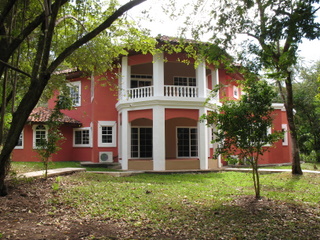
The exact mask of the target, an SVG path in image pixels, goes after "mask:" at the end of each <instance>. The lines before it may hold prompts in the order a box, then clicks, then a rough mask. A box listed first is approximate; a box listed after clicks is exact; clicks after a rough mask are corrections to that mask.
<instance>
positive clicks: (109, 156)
mask: <svg viewBox="0 0 320 240" xmlns="http://www.w3.org/2000/svg"><path fill="white" fill-rule="evenodd" d="M99 162H101V163H103V162H113V153H112V152H99Z"/></svg>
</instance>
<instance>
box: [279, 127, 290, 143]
mask: <svg viewBox="0 0 320 240" xmlns="http://www.w3.org/2000/svg"><path fill="white" fill-rule="evenodd" d="M281 127H282V132H283V138H282V145H283V146H288V126H287V124H282V125H281Z"/></svg>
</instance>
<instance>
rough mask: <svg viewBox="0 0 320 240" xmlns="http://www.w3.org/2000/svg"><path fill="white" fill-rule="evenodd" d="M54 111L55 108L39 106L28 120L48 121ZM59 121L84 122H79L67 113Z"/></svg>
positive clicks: (69, 122) (78, 123)
mask: <svg viewBox="0 0 320 240" xmlns="http://www.w3.org/2000/svg"><path fill="white" fill-rule="evenodd" d="M52 112H53V109H50V108H46V107H37V108H35V109H33V110H32V112H31V114H30V116H29V118H28V122H33V123H45V122H47V121H48V119H49V117H50V116H51V114H52ZM58 121H59V122H62V123H64V124H75V125H82V123H81V122H79V121H78V120H75V119H73V118H71V117H69V116H67V115H65V114H63V117H62V118H61V119H59V120H58Z"/></svg>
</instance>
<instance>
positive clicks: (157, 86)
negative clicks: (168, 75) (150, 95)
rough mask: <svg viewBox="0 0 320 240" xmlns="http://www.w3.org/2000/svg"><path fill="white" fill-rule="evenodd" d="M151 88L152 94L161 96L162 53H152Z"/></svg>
mask: <svg viewBox="0 0 320 240" xmlns="http://www.w3.org/2000/svg"><path fill="white" fill-rule="evenodd" d="M153 88H154V96H163V93H164V60H163V53H156V54H155V55H153Z"/></svg>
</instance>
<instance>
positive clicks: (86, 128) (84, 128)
mask: <svg viewBox="0 0 320 240" xmlns="http://www.w3.org/2000/svg"><path fill="white" fill-rule="evenodd" d="M79 131H89V143H87V144H82V143H81V144H76V132H79ZM81 140H82V136H81ZM72 142H73V147H92V131H91V128H90V127H83V128H74V129H73V141H72Z"/></svg>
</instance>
